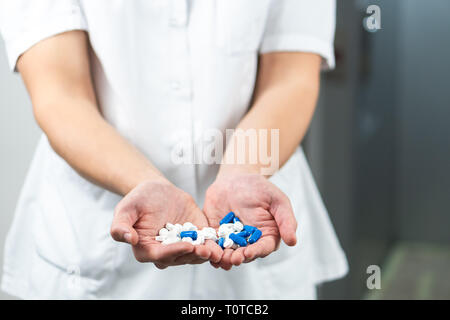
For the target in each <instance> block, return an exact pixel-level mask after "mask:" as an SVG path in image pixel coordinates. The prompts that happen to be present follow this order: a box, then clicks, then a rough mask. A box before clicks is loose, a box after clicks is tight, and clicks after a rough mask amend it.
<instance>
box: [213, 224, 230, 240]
mask: <svg viewBox="0 0 450 320" xmlns="http://www.w3.org/2000/svg"><path fill="white" fill-rule="evenodd" d="M233 232H234V223H224V224H222V225H221V226H220V227H219V231H218V232H217V233H218V235H219V237H223V238H225V237H227V236H229V235H230V233H233Z"/></svg>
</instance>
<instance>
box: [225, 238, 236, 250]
mask: <svg viewBox="0 0 450 320" xmlns="http://www.w3.org/2000/svg"><path fill="white" fill-rule="evenodd" d="M233 244H234V242H233V240H231V239H230V238H228V237H227V238H226V239H225V242H224V243H223V247H224V248H231V247H232V246H233Z"/></svg>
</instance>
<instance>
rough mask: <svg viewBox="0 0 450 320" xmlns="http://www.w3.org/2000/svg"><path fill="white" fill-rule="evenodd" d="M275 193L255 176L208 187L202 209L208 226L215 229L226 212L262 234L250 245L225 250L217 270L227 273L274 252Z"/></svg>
mask: <svg viewBox="0 0 450 320" xmlns="http://www.w3.org/2000/svg"><path fill="white" fill-rule="evenodd" d="M279 193H281V191H279V190H278V189H277V188H276V187H275V186H274V185H273V184H271V183H270V182H269V181H268V180H266V179H265V178H263V177H261V176H258V175H241V176H234V177H233V176H232V177H228V178H221V179H219V180H218V181H216V182H215V183H214V184H213V185H211V187H210V188H209V189H208V191H207V193H206V199H205V205H204V208H203V211H204V212H205V215H206V217H207V218H208V222H209V224H210V225H211V226H213V227H217V226H218V225H219V221H220V220H221V219H222V218H223V216H224V215H225V214H226V213H227V212H229V211H234V212H235V213H236V215H237V216H238V217H239V218H240V219H241V220H242V222H243V223H244V224H247V225H252V226H255V227H257V228H258V229H260V230H261V232H262V236H261V238H260V239H259V241H257V242H256V243H254V244H252V245H249V246H247V247H242V248H238V249H237V250H231V249H226V250H225V253H224V255H223V257H222V260H221V262H220V263H219V264H218V265H219V266H221V267H222V268H224V269H229V268H231V266H232V265H240V264H241V263H242V262H249V261H252V260H254V259H255V258H258V257H265V256H267V255H268V254H270V253H271V252H273V251H275V250H276V249H277V248H278V246H279V244H280V231H279V224H278V223H277V221H276V220H275V217H274V215H276V214H277V212H276V211H277V206H276V205H277V203H276V201H275V199H276V197H278V196H279ZM285 221H286V220H285ZM294 228H295V227H294ZM213 265H214V264H213ZM216 266H217V265H216Z"/></svg>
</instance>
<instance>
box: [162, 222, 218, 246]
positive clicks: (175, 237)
mask: <svg viewBox="0 0 450 320" xmlns="http://www.w3.org/2000/svg"><path fill="white" fill-rule="evenodd" d="M155 239H156V240H157V241H161V242H162V244H171V243H176V242H180V241H183V242H189V243H192V244H193V245H198V244H204V243H205V240H213V241H216V240H217V234H216V230H215V229H214V228H209V227H206V228H203V229H202V230H198V228H197V227H196V226H195V225H193V224H192V223H191V222H186V223H184V224H183V225H181V224H179V223H177V224H172V223H166V227H165V228H162V229H161V230H159V235H158V236H156V238H155Z"/></svg>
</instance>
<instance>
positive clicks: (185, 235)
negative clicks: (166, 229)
mask: <svg viewBox="0 0 450 320" xmlns="http://www.w3.org/2000/svg"><path fill="white" fill-rule="evenodd" d="M197 235H198V234H197V231H181V232H180V237H181V238H191V239H192V240H197Z"/></svg>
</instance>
